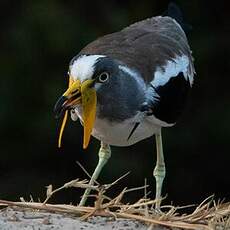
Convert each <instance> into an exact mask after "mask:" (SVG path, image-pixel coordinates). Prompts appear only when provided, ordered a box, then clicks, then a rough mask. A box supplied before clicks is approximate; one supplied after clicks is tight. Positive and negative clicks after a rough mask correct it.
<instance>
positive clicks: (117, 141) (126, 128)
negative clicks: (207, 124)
mask: <svg viewBox="0 0 230 230" xmlns="http://www.w3.org/2000/svg"><path fill="white" fill-rule="evenodd" d="M75 111H76V113H77V114H78V116H79V118H80V119H81V120H82V116H81V114H82V111H81V107H80V106H79V107H76V108H75ZM136 121H137V118H136V117H134V118H130V119H127V120H125V121H123V122H121V123H120V122H110V121H108V120H106V119H99V118H96V121H95V125H94V129H93V132H92V136H94V137H95V138H97V139H98V140H100V141H103V142H104V143H107V144H109V145H114V146H129V145H133V144H135V143H137V142H139V141H141V140H144V139H146V138H148V137H150V136H152V135H154V134H155V133H157V132H159V130H160V128H161V127H166V126H172V125H168V124H167V123H165V122H162V121H160V120H158V119H157V118H155V117H154V116H149V117H145V118H143V120H142V121H141V122H140V125H139V126H138V127H137V128H136V130H135V131H134V133H133V134H132V136H131V137H130V138H129V140H127V139H128V136H129V134H130V132H131V131H132V129H133V127H134V125H135V123H136Z"/></svg>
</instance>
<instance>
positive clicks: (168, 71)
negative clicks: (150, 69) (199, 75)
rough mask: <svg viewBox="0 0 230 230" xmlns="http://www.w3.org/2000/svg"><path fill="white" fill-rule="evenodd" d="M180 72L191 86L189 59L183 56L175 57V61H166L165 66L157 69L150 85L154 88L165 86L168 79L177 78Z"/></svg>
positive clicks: (191, 76)
mask: <svg viewBox="0 0 230 230" xmlns="http://www.w3.org/2000/svg"><path fill="white" fill-rule="evenodd" d="M180 72H182V73H183V74H184V78H185V79H186V80H189V82H190V85H192V83H193V75H191V74H189V59H188V57H187V56H185V55H182V56H177V57H176V58H175V59H173V60H169V61H167V63H166V65H165V66H163V67H161V68H158V69H157V71H156V72H155V74H154V80H153V81H152V82H151V84H152V85H153V86H154V87H157V86H162V85H165V84H166V83H167V82H168V81H169V80H170V78H172V77H175V76H177V75H178V74H179V73H180Z"/></svg>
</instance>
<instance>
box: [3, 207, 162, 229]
mask: <svg viewBox="0 0 230 230" xmlns="http://www.w3.org/2000/svg"><path fill="white" fill-rule="evenodd" d="M0 229H1V230H20V229H26V230H55V229H57V230H62V229H63V230H88V229H98V230H132V229H134V230H136V229H137V230H147V229H148V226H146V225H144V224H142V223H140V222H138V221H132V220H127V219H121V218H119V219H117V220H116V221H115V220H114V219H112V218H105V217H99V216H97V217H91V218H89V219H88V221H80V220H79V219H78V218H77V217H71V216H69V215H68V216H67V215H62V214H53V213H47V212H42V211H29V210H27V211H25V210H22V209H16V210H15V209H12V208H9V207H8V208H5V209H2V210H0ZM154 230H160V228H154ZM161 230H162V228H161Z"/></svg>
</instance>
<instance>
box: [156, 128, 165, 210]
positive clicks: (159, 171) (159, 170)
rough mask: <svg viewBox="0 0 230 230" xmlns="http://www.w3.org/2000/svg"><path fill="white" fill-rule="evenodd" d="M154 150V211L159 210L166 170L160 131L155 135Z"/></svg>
mask: <svg viewBox="0 0 230 230" xmlns="http://www.w3.org/2000/svg"><path fill="white" fill-rule="evenodd" d="M155 136H156V149H157V163H156V166H155V169H154V171H153V175H154V177H155V179H156V197H155V199H156V200H157V202H156V206H155V207H156V209H160V204H161V190H162V185H163V181H164V178H165V174H166V170H165V162H164V154H163V146H162V137H161V130H160V132H159V133H157V134H156V135H155Z"/></svg>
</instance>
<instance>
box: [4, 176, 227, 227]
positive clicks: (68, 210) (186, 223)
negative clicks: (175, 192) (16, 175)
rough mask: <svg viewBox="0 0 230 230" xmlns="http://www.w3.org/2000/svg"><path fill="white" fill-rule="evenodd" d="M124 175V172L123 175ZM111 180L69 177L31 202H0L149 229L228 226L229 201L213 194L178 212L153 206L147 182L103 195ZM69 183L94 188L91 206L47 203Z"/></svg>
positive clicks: (12, 205) (154, 201)
mask: <svg viewBox="0 0 230 230" xmlns="http://www.w3.org/2000/svg"><path fill="white" fill-rule="evenodd" d="M124 176H126V175H124ZM124 176H122V177H121V178H119V179H118V180H116V181H115V182H113V183H111V184H105V185H99V184H98V183H97V184H96V185H94V186H89V184H88V180H79V179H76V180H72V181H70V182H68V183H66V184H64V185H63V186H61V187H60V188H57V189H55V190H53V188H52V187H53V186H52V185H49V186H47V191H46V193H47V197H46V199H45V201H44V202H34V201H33V199H32V198H31V201H30V202H26V201H25V200H24V199H23V198H21V201H20V202H12V201H5V200H0V206H11V207H21V208H25V209H26V208H29V209H36V210H46V211H49V212H57V213H65V214H71V215H76V216H80V218H81V219H82V220H86V219H87V218H88V217H90V216H93V215H100V216H109V217H111V216H112V217H114V218H115V219H116V218H119V217H122V218H128V219H135V220H138V221H141V222H144V223H146V224H148V225H149V229H152V226H153V225H161V226H166V227H170V228H180V229H205V230H206V229H207V230H208V229H230V203H220V202H219V203H216V202H215V201H214V199H213V196H211V197H208V198H207V199H205V200H204V201H203V202H202V203H201V204H200V205H198V206H196V207H194V211H192V212H191V213H189V214H186V213H184V214H178V210H179V209H180V212H181V209H182V210H183V209H184V208H187V207H188V206H186V207H174V206H172V205H167V206H166V205H165V206H161V211H159V210H158V211H157V210H155V209H154V204H155V203H156V200H150V199H148V198H147V192H146V188H147V185H145V186H142V187H138V188H133V189H127V188H124V189H123V190H122V191H120V193H119V194H118V195H117V196H116V197H115V198H109V197H108V196H106V191H107V190H108V189H109V188H111V187H112V186H114V185H116V184H117V183H118V182H119V180H121V179H122V178H123V177H124ZM70 187H74V188H81V189H85V188H88V187H90V188H91V189H92V190H94V191H96V195H94V197H95V203H94V206H93V207H86V206H75V205H66V204H48V201H49V199H50V198H51V197H52V196H53V195H54V194H55V193H57V192H59V191H60V190H63V189H67V188H70ZM140 189H144V190H145V193H146V194H145V196H144V197H143V198H141V199H139V200H138V201H137V202H135V203H133V204H129V203H128V204H125V203H123V202H122V200H123V197H124V196H125V195H126V194H127V193H128V192H132V191H134V190H140Z"/></svg>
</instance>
